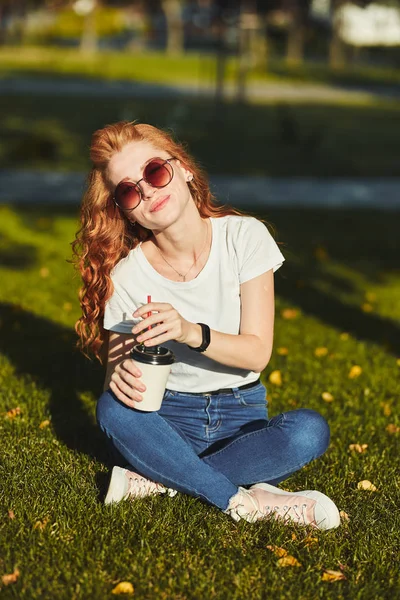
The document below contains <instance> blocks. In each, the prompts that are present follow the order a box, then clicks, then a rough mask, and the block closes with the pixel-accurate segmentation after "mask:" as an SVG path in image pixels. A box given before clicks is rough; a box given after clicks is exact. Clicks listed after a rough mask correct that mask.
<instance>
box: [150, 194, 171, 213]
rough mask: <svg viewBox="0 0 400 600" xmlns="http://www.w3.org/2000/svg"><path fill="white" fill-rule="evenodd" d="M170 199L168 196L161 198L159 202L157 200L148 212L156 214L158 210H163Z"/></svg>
mask: <svg viewBox="0 0 400 600" xmlns="http://www.w3.org/2000/svg"><path fill="white" fill-rule="evenodd" d="M169 199H170V196H164V198H161V199H160V200H157V201H156V202H155V203H154V204H153V205H152V207H151V209H150V212H157V211H158V210H161V209H162V208H164V206H165V205H166V204H167V202H168V200H169Z"/></svg>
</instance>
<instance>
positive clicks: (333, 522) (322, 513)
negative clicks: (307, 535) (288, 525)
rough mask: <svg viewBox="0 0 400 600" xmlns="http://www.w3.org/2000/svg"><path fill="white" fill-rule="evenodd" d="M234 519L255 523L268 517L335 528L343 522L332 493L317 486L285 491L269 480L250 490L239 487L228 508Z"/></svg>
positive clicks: (320, 527)
mask: <svg viewBox="0 0 400 600" xmlns="http://www.w3.org/2000/svg"><path fill="white" fill-rule="evenodd" d="M225 512H226V513H227V514H229V515H230V516H231V517H232V519H233V520H234V521H239V520H240V519H245V520H246V521H248V522H249V523H254V522H255V521H259V520H260V519H264V518H266V517H272V518H275V519H278V520H283V521H290V522H294V523H297V524H298V525H311V526H313V527H316V528H317V529H325V530H326V529H333V528H335V527H338V526H339V525H340V516H339V511H338V509H337V507H336V506H335V504H334V503H333V502H332V500H331V499H330V498H328V496H325V494H322V493H321V492H317V491H315V490H305V491H303V492H285V491H284V490H281V489H279V488H277V487H275V486H273V485H269V484H268V483H257V484H255V485H253V486H251V488H250V489H249V490H246V489H244V488H241V487H240V488H239V492H238V493H237V494H235V496H233V497H232V498H231V500H230V502H229V506H228V508H227V509H226V511H225Z"/></svg>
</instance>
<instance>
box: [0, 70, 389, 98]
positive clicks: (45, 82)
mask: <svg viewBox="0 0 400 600" xmlns="http://www.w3.org/2000/svg"><path fill="white" fill-rule="evenodd" d="M0 94H3V95H9V94H53V95H54V94H56V95H62V96H95V97H99V96H102V97H111V96H119V97H127V98H129V97H136V98H137V97H140V98H152V97H164V98H167V97H177V96H205V97H213V96H214V95H215V85H214V84H200V83H198V84H196V83H173V84H169V85H168V84H163V83H160V84H156V83H142V82H134V81H107V80H104V79H102V80H97V79H83V78H82V79H79V78H65V77H62V78H61V77H60V78H56V77H54V78H44V77H34V76H31V77H19V76H16V75H14V76H11V77H10V76H7V77H4V78H3V79H0ZM236 94H237V90H236V85H235V84H233V83H227V84H226V86H225V97H226V98H234V97H235V96H236ZM246 98H247V99H248V100H250V101H254V102H275V101H285V100H286V101H297V102H319V103H321V102H332V101H336V102H360V101H374V100H375V101H376V100H378V99H386V100H388V99H400V86H395V85H393V86H370V87H363V88H361V87H356V86H344V85H342V86H339V85H335V86H333V85H327V84H316V83H303V82H298V83H286V82H285V83H279V82H269V83H266V82H254V81H250V82H248V84H247V86H246Z"/></svg>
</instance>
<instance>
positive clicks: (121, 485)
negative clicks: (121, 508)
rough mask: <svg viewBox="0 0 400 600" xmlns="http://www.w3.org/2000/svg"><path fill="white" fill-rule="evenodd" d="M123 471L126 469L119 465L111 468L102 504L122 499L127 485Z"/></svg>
mask: <svg viewBox="0 0 400 600" xmlns="http://www.w3.org/2000/svg"><path fill="white" fill-rule="evenodd" d="M125 473H126V469H122V468H121V467H114V468H113V470H112V473H111V479H110V483H109V486H108V490H107V495H106V497H105V499H104V504H112V503H113V502H120V501H121V500H123V499H124V496H125V494H126V491H127V487H128V486H127V480H126V476H125Z"/></svg>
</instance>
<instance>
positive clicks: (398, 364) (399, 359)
mask: <svg viewBox="0 0 400 600" xmlns="http://www.w3.org/2000/svg"><path fill="white" fill-rule="evenodd" d="M396 364H397V366H398V367H400V358H398V359H397V360H396Z"/></svg>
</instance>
